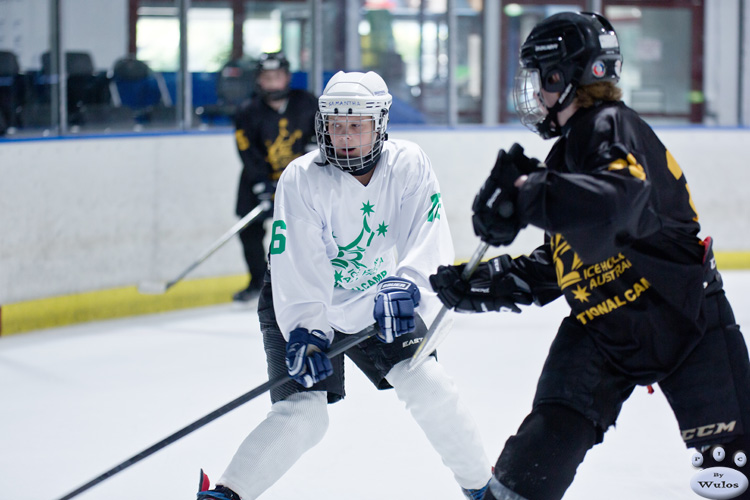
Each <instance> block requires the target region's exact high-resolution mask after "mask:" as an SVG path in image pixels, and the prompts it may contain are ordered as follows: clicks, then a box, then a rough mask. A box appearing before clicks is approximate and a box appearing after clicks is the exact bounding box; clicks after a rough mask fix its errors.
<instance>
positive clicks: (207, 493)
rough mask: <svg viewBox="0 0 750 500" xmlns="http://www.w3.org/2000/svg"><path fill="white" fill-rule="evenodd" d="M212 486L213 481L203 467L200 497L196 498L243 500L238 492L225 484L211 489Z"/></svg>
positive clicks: (199, 499) (199, 486) (199, 489)
mask: <svg viewBox="0 0 750 500" xmlns="http://www.w3.org/2000/svg"><path fill="white" fill-rule="evenodd" d="M210 487H211V481H209V479H208V476H207V475H206V473H205V472H203V469H201V477H200V480H199V482H198V497H197V499H196V500H241V499H240V496H239V495H238V494H237V493H235V492H234V491H232V490H230V489H229V488H227V487H225V486H221V485H219V486H217V487H216V488H214V489H212V490H209V488H210Z"/></svg>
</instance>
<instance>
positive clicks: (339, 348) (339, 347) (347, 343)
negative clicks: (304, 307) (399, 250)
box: [58, 328, 376, 500]
mask: <svg viewBox="0 0 750 500" xmlns="http://www.w3.org/2000/svg"><path fill="white" fill-rule="evenodd" d="M375 332H376V329H375V328H368V329H366V330H364V331H363V332H360V333H359V334H354V335H349V336H348V337H349V338H347V339H346V340H344V341H342V342H340V343H338V344H336V345H335V346H333V348H331V350H330V351H328V357H330V358H334V357H336V356H338V355H339V354H343V353H344V352H345V351H347V350H349V349H350V348H352V347H354V346H355V345H357V344H359V343H361V342H363V341H365V340H367V339H368V338H370V337H372V336H373V335H375ZM291 380H292V379H291V377H289V375H282V376H280V377H277V378H275V379H273V380H269V381H267V382H265V383H263V384H261V385H259V386H258V387H256V388H255V389H253V390H251V391H249V392H246V393H245V394H243V395H242V396H239V397H238V398H236V399H234V400H232V401H230V402H229V403H227V404H225V405H224V406H222V407H221V408H218V409H216V410H214V411H212V412H211V413H209V414H208V415H206V416H204V417H202V418H200V419H198V420H196V421H195V422H193V423H192V424H190V425H188V426H186V427H183V428H182V429H180V430H179V431H177V432H175V433H174V434H171V435H169V436H167V437H165V438H164V439H162V440H161V441H159V442H158V443H156V444H154V445H152V446H150V447H148V448H146V449H145V450H143V451H142V452H140V453H138V454H137V455H133V456H132V457H130V458H129V459H127V460H125V461H124V462H122V463H121V464H119V465H117V466H115V467H112V468H111V469H109V470H108V471H107V472H105V473H103V474H101V475H99V476H97V477H95V478H94V479H92V480H91V481H89V482H88V483H86V484H84V485H82V486H79V487H78V488H76V489H75V490H73V491H71V492H70V493H68V494H67V495H65V496H62V497H60V498H59V499H58V500H70V499H71V498H74V497H77V496H78V495H80V494H81V493H83V492H84V491H86V490H88V489H90V488H92V487H93V486H96V485H97V484H99V483H101V482H102V481H104V480H105V479H108V478H110V477H112V476H114V475H115V474H117V473H118V472H121V471H123V470H125V469H127V468H128V467H130V466H131V465H133V464H136V463H138V462H140V461H141V460H143V459H144V458H146V457H148V456H150V455H152V454H154V453H156V452H157V451H159V450H161V449H162V448H165V447H167V446H169V445H170V444H172V443H174V442H175V441H177V440H178V439H180V438H183V437H185V436H187V435H188V434H190V433H191V432H193V431H195V430H197V429H200V428H201V427H203V426H204V425H206V424H208V423H209V422H212V421H214V420H216V419H217V418H219V417H221V416H222V415H224V414H226V413H229V412H230V411H232V410H234V409H235V408H237V407H238V406H241V405H243V404H245V403H247V402H248V401H250V400H251V399H254V398H256V397H258V396H260V395H261V394H264V393H265V392H266V391H270V390H271V389H275V388H276V387H279V386H280V385H283V384H285V383H287V382H289V381H291Z"/></svg>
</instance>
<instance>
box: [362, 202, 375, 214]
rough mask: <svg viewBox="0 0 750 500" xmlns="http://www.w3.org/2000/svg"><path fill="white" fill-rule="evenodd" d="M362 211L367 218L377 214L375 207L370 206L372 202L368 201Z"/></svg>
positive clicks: (363, 205)
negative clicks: (374, 213)
mask: <svg viewBox="0 0 750 500" xmlns="http://www.w3.org/2000/svg"><path fill="white" fill-rule="evenodd" d="M360 210H362V213H363V214H364V215H365V216H368V215H370V214H371V213H373V212H375V205H370V202H369V201H367V202H366V203H363V204H362V208H360Z"/></svg>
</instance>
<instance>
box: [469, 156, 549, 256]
mask: <svg viewBox="0 0 750 500" xmlns="http://www.w3.org/2000/svg"><path fill="white" fill-rule="evenodd" d="M538 166H539V160H536V159H534V158H529V157H527V156H526V155H524V154H523V147H521V146H520V145H519V144H513V146H511V148H510V150H509V151H507V152H506V151H505V150H503V149H501V150H500V152H499V153H498V155H497V160H496V161H495V166H494V167H492V172H490V176H489V177H488V178H487V180H486V181H484V184H483V185H482V187H481V189H480V190H479V193H478V194H477V196H476V197H475V198H474V205H473V206H472V209H473V210H474V215H473V216H472V218H471V221H472V223H473V225H474V233H475V234H476V235H477V236H479V237H480V238H481V239H482V241H484V242H486V243H489V244H490V245H493V246H499V245H510V244H511V243H512V242H513V240H514V239H516V236H517V235H518V232H519V231H520V230H521V229H522V227H523V226H522V225H521V221H520V218H519V214H518V211H517V210H516V200H517V198H518V188H517V187H516V186H515V185H514V183H515V182H516V180H517V179H518V178H519V177H520V176H521V175H524V174H530V173H531V172H533V171H534V170H535V169H536V168H537V167H538Z"/></svg>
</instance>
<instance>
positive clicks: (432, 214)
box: [427, 193, 442, 222]
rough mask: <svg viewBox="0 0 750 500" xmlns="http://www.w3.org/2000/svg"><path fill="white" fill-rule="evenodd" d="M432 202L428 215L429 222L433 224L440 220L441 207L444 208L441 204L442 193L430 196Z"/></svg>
mask: <svg viewBox="0 0 750 500" xmlns="http://www.w3.org/2000/svg"><path fill="white" fill-rule="evenodd" d="M430 200H432V206H431V207H430V211H429V213H428V214H427V222H432V221H434V220H436V219H439V218H440V207H441V206H442V204H441V203H440V193H435V194H433V195H432V196H430Z"/></svg>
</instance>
